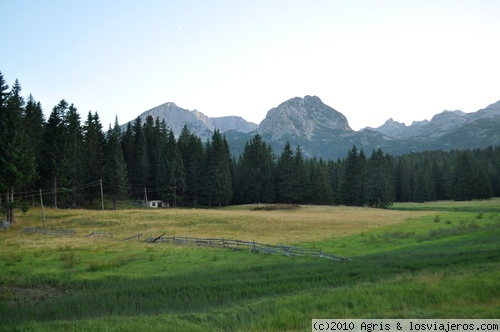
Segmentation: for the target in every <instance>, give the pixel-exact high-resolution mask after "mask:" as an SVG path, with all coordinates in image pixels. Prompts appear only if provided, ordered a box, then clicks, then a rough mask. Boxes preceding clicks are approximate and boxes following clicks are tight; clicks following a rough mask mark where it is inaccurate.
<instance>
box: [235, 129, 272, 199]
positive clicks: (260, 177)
mask: <svg viewBox="0 0 500 332" xmlns="http://www.w3.org/2000/svg"><path fill="white" fill-rule="evenodd" d="M273 158H274V157H273V155H272V150H270V149H269V148H268V146H267V144H266V143H265V142H264V141H263V140H262V137H261V136H260V135H259V134H256V135H255V136H254V138H253V139H252V140H251V141H250V142H247V144H246V145H245V149H244V151H243V154H242V156H241V158H240V161H239V163H238V171H237V173H238V175H237V178H238V181H237V182H238V183H237V191H238V193H240V197H239V199H240V200H241V202H242V203H270V202H272V200H273V196H274V183H273V182H274V181H273V179H272V178H273Z"/></svg>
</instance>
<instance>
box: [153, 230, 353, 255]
mask: <svg viewBox="0 0 500 332" xmlns="http://www.w3.org/2000/svg"><path fill="white" fill-rule="evenodd" d="M146 241H147V242H162V243H173V244H191V245H197V246H199V245H203V246H210V247H219V248H227V249H232V250H242V249H247V250H248V251H249V252H260V253H265V254H282V255H286V256H310V257H320V258H328V259H332V260H337V261H343V260H348V258H345V257H342V256H336V255H332V254H328V253H326V252H324V251H323V250H321V248H318V249H307V248H302V247H296V246H287V245H284V244H280V245H271V244H264V243H259V242H255V241H244V240H230V239H224V238H222V239H218V238H197V237H188V236H176V235H173V236H164V235H160V236H158V237H148V238H147V239H146Z"/></svg>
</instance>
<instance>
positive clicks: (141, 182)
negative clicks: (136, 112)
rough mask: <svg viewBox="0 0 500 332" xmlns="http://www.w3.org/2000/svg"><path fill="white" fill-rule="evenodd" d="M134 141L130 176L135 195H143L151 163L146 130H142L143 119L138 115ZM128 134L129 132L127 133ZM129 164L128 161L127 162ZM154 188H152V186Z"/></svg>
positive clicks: (133, 128) (135, 123) (133, 130)
mask: <svg viewBox="0 0 500 332" xmlns="http://www.w3.org/2000/svg"><path fill="white" fill-rule="evenodd" d="M132 132H133V137H134V143H133V147H132V151H131V153H130V156H129V157H130V162H131V165H130V166H129V169H128V170H129V176H130V182H131V187H132V192H133V195H134V196H137V197H143V196H144V189H145V188H147V186H148V183H149V178H150V165H149V156H148V146H147V142H146V137H145V136H144V131H143V130H142V120H141V118H139V117H137V118H136V119H135V121H134V125H133V127H132ZM126 134H127V133H126ZM126 158H128V157H126ZM127 164H128V163H127ZM150 189H152V188H150Z"/></svg>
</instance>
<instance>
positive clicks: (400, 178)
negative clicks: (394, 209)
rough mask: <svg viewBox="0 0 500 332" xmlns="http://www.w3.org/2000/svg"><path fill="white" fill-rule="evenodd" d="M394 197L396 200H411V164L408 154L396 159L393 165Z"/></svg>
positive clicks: (412, 181) (412, 182)
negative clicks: (394, 165)
mask: <svg viewBox="0 0 500 332" xmlns="http://www.w3.org/2000/svg"><path fill="white" fill-rule="evenodd" d="M394 177H395V189H394V191H395V199H396V201H397V202H410V201H413V193H414V190H413V185H414V175H413V165H412V161H411V159H410V158H409V157H408V156H402V157H400V158H399V159H398V161H397V163H396V167H395V176H394Z"/></svg>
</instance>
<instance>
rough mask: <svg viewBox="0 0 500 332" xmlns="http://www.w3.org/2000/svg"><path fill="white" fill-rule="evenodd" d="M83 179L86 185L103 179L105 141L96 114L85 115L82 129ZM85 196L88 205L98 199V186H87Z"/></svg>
mask: <svg viewBox="0 0 500 332" xmlns="http://www.w3.org/2000/svg"><path fill="white" fill-rule="evenodd" d="M83 132H84V145H83V163H82V167H83V179H84V181H85V183H86V184H91V183H96V182H99V181H100V180H102V179H103V178H104V160H105V159H104V147H105V143H106V139H105V136H104V132H103V131H102V124H101V121H100V119H99V115H98V114H97V113H94V114H92V113H91V112H89V113H88V115H87V120H86V121H85V124H84V127H83ZM85 194H86V197H87V200H88V203H89V204H90V205H92V204H93V202H94V200H95V199H96V198H98V197H100V187H99V186H97V185H96V186H89V187H88V188H87V189H86V190H85Z"/></svg>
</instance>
